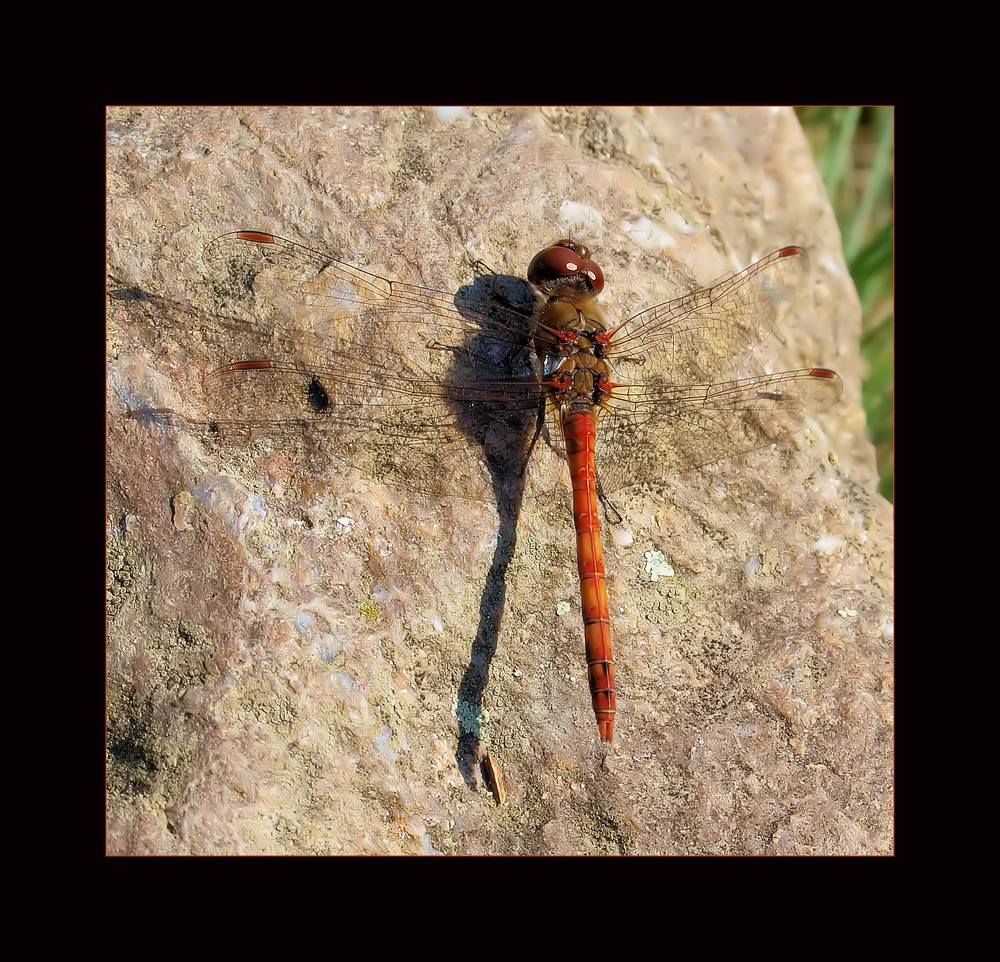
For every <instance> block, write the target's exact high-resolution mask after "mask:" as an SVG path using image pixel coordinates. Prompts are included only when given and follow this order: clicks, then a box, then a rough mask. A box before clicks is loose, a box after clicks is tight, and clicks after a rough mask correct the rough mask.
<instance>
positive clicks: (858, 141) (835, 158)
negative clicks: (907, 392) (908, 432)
mask: <svg viewBox="0 0 1000 962" xmlns="http://www.w3.org/2000/svg"><path fill="white" fill-rule="evenodd" d="M796 113H797V114H798V117H799V120H800V121H801V123H802V127H803V129H804V130H805V132H806V136H807V137H808V138H809V143H810V144H811V145H812V149H813V153H814V154H815V156H816V164H817V166H818V167H819V170H820V173H821V174H822V175H823V182H824V183H825V184H826V192H827V195H828V196H829V198H830V202H831V204H833V209H834V211H835V212H836V214H837V221H838V223H839V224H840V232H841V234H842V236H843V241H844V256H845V257H846V259H847V265H848V267H849V268H850V271H851V276H852V277H853V278H854V283H855V286H856V287H857V289H858V295H859V297H860V298H861V310H862V329H861V358H862V364H863V366H864V369H863V374H864V385H863V389H862V396H863V401H864V406H865V412H866V413H867V415H868V433H869V436H870V437H871V439H872V442H873V443H874V445H875V449H876V454H877V458H878V472H879V479H880V480H879V491H880V492H881V493H882V494H883V495H885V497H887V498H888V499H889V500H890V501H891V500H892V498H893V310H894V308H893V136H894V132H895V131H894V122H895V111H894V109H893V108H892V107H873V106H867V107H842V106H836V107H797V108H796Z"/></svg>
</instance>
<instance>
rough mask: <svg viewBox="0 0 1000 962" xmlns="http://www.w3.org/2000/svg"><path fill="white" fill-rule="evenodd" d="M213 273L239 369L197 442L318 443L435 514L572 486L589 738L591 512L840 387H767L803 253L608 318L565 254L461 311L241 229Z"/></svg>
mask: <svg viewBox="0 0 1000 962" xmlns="http://www.w3.org/2000/svg"><path fill="white" fill-rule="evenodd" d="M206 260H207V261H208V263H209V266H210V268H211V269H212V272H213V274H214V275H215V277H216V278H217V283H218V285H219V286H218V287H217V293H220V294H223V295H224V296H225V297H226V298H228V299H231V300H232V301H233V302H234V303H233V304H232V305H230V307H235V308H237V311H236V313H237V316H238V317H239V320H237V319H236V318H232V319H231V322H230V324H229V331H230V333H231V335H232V336H231V337H229V338H227V342H228V343H229V349H230V350H231V351H233V353H232V354H231V355H230V356H231V357H235V359H234V360H232V361H229V362H228V363H226V364H224V365H223V366H221V367H219V368H216V369H215V370H213V371H212V372H211V373H210V374H209V375H208V376H207V378H206V385H207V387H208V390H209V397H210V404H211V417H210V419H209V420H207V421H205V422H203V427H204V429H205V431H206V433H208V434H211V435H215V436H219V437H225V436H228V437H230V438H232V437H235V438H240V437H246V436H249V435H252V434H255V433H257V432H259V431H269V430H289V429H294V430H298V431H301V430H316V431H319V432H321V433H322V436H323V439H324V443H325V444H327V445H328V446H329V448H330V450H331V451H332V453H333V454H334V455H335V456H336V457H338V458H340V459H342V460H343V461H345V462H347V463H349V464H351V465H353V466H355V467H357V468H358V469H359V470H361V471H362V473H364V474H367V475H369V476H371V477H373V478H375V479H377V480H380V481H386V482H389V483H391V484H394V485H397V486H399V487H401V488H403V489H404V490H407V491H412V492H415V493H422V494H429V495H434V496H459V497H466V498H479V499H487V500H489V499H496V498H498V497H500V496H501V495H502V494H503V489H504V487H505V486H506V487H510V486H512V485H515V486H519V487H522V486H523V487H524V488H528V489H529V490H530V489H531V488H532V486H534V487H535V488H536V490H535V491H534V493H535V494H537V495H539V496H546V495H548V494H554V493H555V489H556V487H558V486H561V487H562V488H563V491H564V492H565V491H566V486H567V483H568V487H569V490H570V491H571V493H572V502H573V517H574V525H575V530H576V549H577V559H578V571H579V578H580V584H581V589H580V590H581V600H582V614H583V634H584V642H585V651H586V659H587V674H588V680H589V686H590V693H591V701H592V705H593V710H594V715H595V718H596V721H597V728H598V733H599V736H600V739H601V741H603V742H611V741H612V739H613V736H614V729H615V718H616V712H617V696H616V691H615V658H614V651H613V645H612V639H611V618H610V608H609V603H608V590H607V577H606V571H605V563H604V552H603V545H602V540H601V522H600V507H601V505H602V504H603V506H604V508H605V514H606V517H607V518H608V519H609V520H610V521H618V520H620V515H619V514H618V511H617V508H616V507H615V505H614V502H613V501H611V498H610V496H611V495H613V494H614V493H615V492H617V491H620V490H623V489H625V488H628V487H629V486H631V485H636V484H640V483H645V482H655V481H657V480H659V479H662V478H665V477H667V476H669V475H671V474H673V473H679V472H684V471H688V470H691V469H693V468H698V467H701V466H703V465H706V464H709V463H711V462H713V461H717V460H720V459H722V458H728V457H731V456H733V455H736V454H739V453H744V452H748V451H751V450H754V449H757V448H761V447H764V446H767V445H770V444H772V443H775V442H777V441H779V440H781V439H783V438H785V437H787V436H789V435H790V434H792V433H795V432H797V431H799V430H800V429H801V428H803V427H804V426H805V425H807V424H808V423H809V422H811V421H812V420H813V419H814V418H815V417H816V416H817V415H818V414H820V413H821V412H822V411H824V410H826V409H827V408H829V407H830V406H831V405H832V404H834V403H835V402H836V401H837V400H838V398H839V397H840V394H841V390H842V382H841V379H840V377H839V376H838V375H837V374H836V373H835V372H834V371H831V370H828V369H826V368H820V367H814V368H804V369H800V370H794V371H784V372H781V373H777V374H766V373H761V371H762V370H764V362H765V360H766V354H764V353H762V348H763V347H764V346H765V344H766V342H767V340H768V338H769V337H770V335H772V334H773V333H774V332H775V330H776V329H777V328H778V326H779V325H780V324H781V323H782V321H783V320H784V319H785V317H786V315H787V313H788V310H789V307H790V306H791V304H792V302H793V300H794V293H795V291H796V289H797V288H798V287H799V286H800V284H801V282H802V279H803V277H804V276H805V274H806V273H807V264H808V259H807V256H806V253H805V251H804V249H803V248H801V247H798V246H787V247H782V248H780V249H778V250H776V251H774V252H773V253H771V254H769V255H767V256H766V257H764V258H763V259H761V260H759V261H757V262H756V263H754V264H751V265H750V266H749V267H747V268H746V269H745V270H742V271H740V272H738V273H735V274H732V275H730V276H728V277H726V278H724V279H723V280H720V281H719V282H717V283H715V284H713V285H711V286H710V287H706V288H704V289H701V290H696V291H693V292H691V293H687V294H684V295H683V296H680V297H677V298H675V299H673V300H670V301H666V302H663V303H660V304H655V305H653V306H651V307H648V308H646V309H645V310H642V311H640V312H639V313H637V314H633V315H631V316H629V317H627V318H625V319H623V320H621V321H609V320H608V319H607V318H606V316H605V314H604V312H603V311H602V309H601V307H600V306H599V305H598V303H597V297H598V295H599V294H600V293H601V291H602V290H603V288H604V283H605V281H604V273H603V271H602V269H601V268H600V266H599V265H598V264H597V263H596V261H595V260H594V259H593V257H592V256H591V251H590V250H589V249H588V248H587V246H586V245H585V244H582V243H579V242H576V241H574V240H572V239H568V238H564V239H560V240H557V241H555V242H554V243H552V244H550V245H548V246H547V247H545V248H543V249H542V250H540V251H539V252H538V253H537V254H536V255H535V256H534V257H533V258H532V260H531V262H530V264H529V266H528V269H527V272H526V277H527V282H528V283H527V284H525V283H524V282H523V281H520V280H518V279H515V278H507V277H504V276H503V275H494V274H491V273H484V274H483V275H481V276H480V278H479V279H478V280H477V283H475V284H473V285H471V286H469V287H466V288H463V289H462V290H460V291H459V292H458V293H449V292H445V291H439V290H434V289H430V288H426V287H421V286H419V285H415V284H409V283H404V282H400V281H395V280H390V279H388V278H385V277H383V276H381V275H380V274H377V273H373V272H371V271H369V270H366V269H364V268H361V267H357V266H352V265H351V264H349V263H347V262H346V261H343V260H341V259H340V258H339V257H338V256H336V255H334V254H333V253H332V252H330V251H325V250H319V249H313V248H310V247H308V246H305V245H303V244H300V243H297V242H295V241H291V240H286V239H284V238H282V237H279V236H277V235H274V234H270V233H266V232H263V231H256V230H241V231H237V232H234V233H230V234H226V235H223V236H222V237H219V238H217V239H216V240H215V241H214V242H212V244H210V245H209V247H208V248H207V251H206ZM237 351H238V352H239V353H237ZM553 465H554V466H553ZM567 468H568V472H567Z"/></svg>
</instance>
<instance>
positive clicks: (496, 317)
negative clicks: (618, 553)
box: [449, 274, 545, 786]
mask: <svg viewBox="0 0 1000 962" xmlns="http://www.w3.org/2000/svg"><path fill="white" fill-rule="evenodd" d="M535 301H536V295H535V293H534V289H533V288H532V287H531V286H530V285H529V284H528V283H527V282H526V281H524V280H522V279H521V278H517V277H511V276H508V275H494V274H490V275H484V276H482V277H479V278H478V279H477V280H476V281H475V282H474V283H473V284H471V285H469V286H467V287H463V288H462V289H461V290H460V291H459V292H458V293H457V294H456V295H455V305H456V307H458V309H459V311H461V312H462V314H463V315H464V316H465V317H467V318H473V319H475V320H476V321H477V322H479V323H481V324H482V330H481V332H480V333H477V334H475V335H474V336H473V337H471V338H470V339H469V340H468V342H467V343H465V344H464V345H462V347H461V349H459V350H457V351H456V354H455V364H454V366H453V368H452V372H451V376H450V379H449V394H450V396H451V397H452V398H453V402H452V408H453V410H454V412H455V413H456V414H457V415H458V417H457V421H458V423H459V426H460V427H461V429H462V430H463V431H464V432H465V433H466V435H467V436H468V437H469V438H470V440H472V441H474V442H475V443H476V444H477V445H479V446H481V448H482V450H483V453H484V456H485V457H484V460H485V462H486V463H487V465H488V467H489V471H490V476H491V480H492V484H493V492H494V495H495V497H496V503H497V516H498V527H497V540H496V548H495V550H494V552H493V560H492V562H491V564H490V569H489V573H488V574H487V576H486V583H485V585H484V587H483V593H482V596H481V599H480V603H479V624H478V627H477V630H476V637H475V639H474V641H473V643H472V648H471V651H470V654H469V664H468V667H467V668H466V670H465V674H464V675H463V677H462V681H461V683H460V685H459V688H458V706H459V742H458V746H457V751H456V759H457V761H458V765H459V769H460V770H461V772H462V776H463V778H464V779H465V781H466V783H467V784H469V785H470V786H474V785H475V783H476V763H477V759H478V757H479V754H480V747H481V746H480V741H481V739H480V722H481V719H482V717H483V695H484V692H485V690H486V687H487V685H488V684H489V673H490V665H491V664H492V661H493V658H494V656H495V655H496V651H497V646H498V644H499V639H500V631H501V627H502V624H503V615H504V610H505V607H506V595H507V571H508V568H509V567H510V563H511V560H512V559H513V557H514V551H515V549H516V547H517V522H518V517H519V515H520V511H521V501H522V498H523V495H524V490H525V480H526V469H527V463H528V459H529V458H530V456H531V451H532V448H533V446H534V443H535V442H536V441H537V439H538V434H539V432H540V430H541V425H542V421H543V419H544V413H545V409H544V401H545V399H544V396H543V394H542V391H541V386H540V378H539V376H538V366H537V359H536V357H535V354H534V351H533V349H532V344H531V340H530V332H531V316H532V313H533V311H534V309H535ZM484 317H485V318H486V319H487V320H486V321H485V322H484V321H483V319H484ZM505 382H509V383H511V384H512V385H513V384H518V385H520V390H519V393H518V394H517V395H514V394H512V395H511V397H510V399H509V402H507V403H505V402H504V400H503V399H498V398H497V396H496V385H497V384H498V383H505ZM483 384H486V385H490V388H489V390H488V391H483V390H482V389H481V388H478V387H477V385H483ZM525 384H530V385H537V386H538V387H537V396H536V402H535V403H529V402H530V401H531V396H530V395H526V393H525V391H524V385H525ZM487 394H488V395H489V396H487Z"/></svg>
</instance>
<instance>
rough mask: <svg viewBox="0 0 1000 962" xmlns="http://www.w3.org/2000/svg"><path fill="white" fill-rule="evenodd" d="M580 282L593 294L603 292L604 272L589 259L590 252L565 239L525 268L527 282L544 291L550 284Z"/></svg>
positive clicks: (541, 252)
mask: <svg viewBox="0 0 1000 962" xmlns="http://www.w3.org/2000/svg"><path fill="white" fill-rule="evenodd" d="M576 279H579V281H582V282H583V283H584V284H585V285H586V286H587V288H588V291H589V292H590V293H593V294H600V293H601V291H602V290H604V271H602V270H601V268H600V267H599V266H598V265H597V264H596V263H595V262H594V261H592V260H591V259H590V251H589V250H588V249H587V248H586V247H584V246H583V244H578V243H577V242H576V241H572V240H568V239H564V240H558V241H556V242H555V243H554V244H553V245H552V246H551V247H546V248H545V250H542V251H539V252H538V253H537V254H535V256H534V257H533V258H532V259H531V263H530V264H529V265H528V280H529V281H531V283H532V284H534V285H535V287H538V288H544V287H545V286H546V285H548V284H549V283H550V282H552V281H561V280H576Z"/></svg>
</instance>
